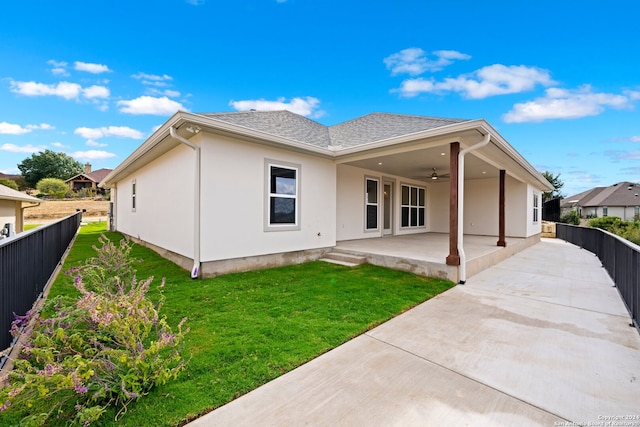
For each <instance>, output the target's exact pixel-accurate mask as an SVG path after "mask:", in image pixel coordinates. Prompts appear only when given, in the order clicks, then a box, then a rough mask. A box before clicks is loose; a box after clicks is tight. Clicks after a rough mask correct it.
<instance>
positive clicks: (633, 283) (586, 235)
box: [556, 224, 640, 332]
mask: <svg viewBox="0 0 640 427" xmlns="http://www.w3.org/2000/svg"><path fill="white" fill-rule="evenodd" d="M556 237H557V238H559V239H562V240H566V241H567V242H569V243H573V244H574V245H576V246H580V247H581V248H583V249H586V250H588V251H589V252H592V253H594V254H595V255H597V256H598V258H599V259H600V262H601V263H602V266H603V267H604V268H605V269H606V270H607V272H608V273H609V276H610V277H611V279H613V281H614V283H615V284H616V287H617V288H618V292H620V296H621V297H622V300H623V301H624V303H625V304H626V306H627V310H629V314H630V315H631V319H632V322H633V324H634V326H635V327H636V329H638V332H640V325H639V324H638V319H639V318H640V247H639V246H637V245H635V244H633V243H631V242H629V241H628V240H625V239H623V238H622V237H619V236H616V235H615V234H612V233H609V232H607V231H604V230H601V229H599V228H591V227H578V226H575V225H569V224H556Z"/></svg>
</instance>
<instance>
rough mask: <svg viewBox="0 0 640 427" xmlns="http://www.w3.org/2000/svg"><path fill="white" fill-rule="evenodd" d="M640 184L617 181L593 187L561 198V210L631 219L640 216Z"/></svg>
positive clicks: (587, 216)
mask: <svg viewBox="0 0 640 427" xmlns="http://www.w3.org/2000/svg"><path fill="white" fill-rule="evenodd" d="M638 194H640V184H636V183H633V182H619V183H617V184H613V185H611V186H609V187H595V188H592V189H591V190H587V191H584V192H582V193H579V194H576V195H574V196H571V197H567V198H564V199H562V201H561V202H560V208H561V209H562V211H563V212H568V211H572V210H576V211H578V214H579V215H580V217H582V218H599V217H603V216H617V217H619V218H621V219H622V220H624V221H633V220H634V219H637V218H638V217H639V216H640V196H639V195H638Z"/></svg>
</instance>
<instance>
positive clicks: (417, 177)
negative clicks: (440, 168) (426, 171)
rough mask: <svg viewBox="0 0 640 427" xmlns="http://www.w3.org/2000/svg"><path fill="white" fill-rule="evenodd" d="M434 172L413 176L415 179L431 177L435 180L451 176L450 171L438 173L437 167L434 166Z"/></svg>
mask: <svg viewBox="0 0 640 427" xmlns="http://www.w3.org/2000/svg"><path fill="white" fill-rule="evenodd" d="M432 169H433V172H432V173H431V175H426V176H414V177H413V178H415V179H430V180H433V181H441V180H444V179H447V178H449V174H448V173H438V172H437V170H436V168H432Z"/></svg>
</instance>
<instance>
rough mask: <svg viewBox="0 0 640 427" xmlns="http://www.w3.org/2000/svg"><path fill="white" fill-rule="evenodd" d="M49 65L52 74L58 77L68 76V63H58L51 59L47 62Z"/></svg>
mask: <svg viewBox="0 0 640 427" xmlns="http://www.w3.org/2000/svg"><path fill="white" fill-rule="evenodd" d="M47 64H49V65H51V67H52V68H51V74H54V75H56V76H68V75H69V73H68V72H67V65H68V64H67V63H66V62H64V61H56V60H53V59H50V60H49V61H47Z"/></svg>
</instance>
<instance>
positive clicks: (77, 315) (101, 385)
mask: <svg viewBox="0 0 640 427" xmlns="http://www.w3.org/2000/svg"><path fill="white" fill-rule="evenodd" d="M101 243H102V245H103V246H102V248H100V249H98V248H95V249H96V251H97V252H98V256H97V257H95V258H92V259H90V260H87V262H86V263H85V265H83V266H82V267H79V268H75V269H72V270H71V272H72V273H73V274H74V275H75V277H74V286H75V288H76V289H77V290H78V291H79V292H80V297H79V298H78V299H76V300H75V301H74V302H73V303H72V304H68V303H67V304H64V303H62V302H61V301H62V300H58V301H55V304H54V308H53V311H54V315H52V316H51V317H49V318H45V319H38V321H37V324H36V326H35V327H34V328H33V331H32V332H31V334H30V336H29V337H28V338H27V340H26V341H27V343H26V345H25V346H24V348H23V349H22V352H21V354H20V356H19V358H18V359H17V360H15V361H14V369H13V371H12V372H11V373H10V375H9V380H8V384H7V385H6V386H5V387H3V388H2V389H0V411H1V410H4V409H6V408H7V407H9V406H14V405H20V406H21V407H24V408H27V410H28V411H27V412H29V415H28V416H26V417H25V418H24V419H23V420H22V424H24V425H44V424H47V423H48V422H50V421H51V420H52V418H61V419H63V420H64V422H65V423H68V424H78V425H88V424H90V423H91V422H93V421H96V420H97V419H98V418H100V416H101V415H102V414H103V413H104V411H105V409H106V408H107V407H108V406H111V405H113V406H116V407H118V408H120V410H119V412H118V415H120V414H123V413H124V412H125V411H126V407H127V405H128V404H129V403H130V402H132V401H133V400H136V399H138V398H139V397H141V396H143V395H144V394H146V393H147V392H148V391H149V390H150V389H151V388H153V387H154V386H156V385H161V384H165V383H166V382H167V381H170V380H171V379H174V378H176V377H177V375H178V374H179V373H180V372H181V371H182V370H183V369H184V366H185V360H184V358H183V357H182V356H181V354H180V351H181V350H182V343H183V339H184V336H185V334H186V333H187V332H188V329H184V328H183V326H184V322H185V321H186V318H185V319H183V320H182V321H181V322H180V323H179V324H178V325H177V327H176V331H173V330H172V329H171V327H170V326H169V325H168V324H167V322H166V319H165V318H164V317H161V316H160V314H159V311H160V308H161V305H162V300H161V301H160V302H159V303H158V304H154V303H153V302H152V301H151V300H150V299H149V298H148V297H147V292H148V291H149V286H150V285H151V282H152V280H153V277H150V278H148V279H147V280H141V281H138V280H137V279H136V277H135V269H133V267H132V265H131V261H130V259H129V252H130V250H131V246H130V245H129V244H128V243H127V242H125V241H122V242H120V245H119V246H116V245H114V244H113V243H112V242H110V241H109V240H108V239H107V238H106V237H104V236H103V237H102V240H101ZM163 286H164V280H163V281H162V285H160V287H161V288H162V287H163ZM31 316H32V314H30V313H29V314H28V315H26V316H16V320H15V321H14V325H13V328H12V331H16V332H17V331H18V329H19V327H20V326H21V324H25V323H26V322H28V321H29V320H30V317H31ZM31 408H33V410H31Z"/></svg>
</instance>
